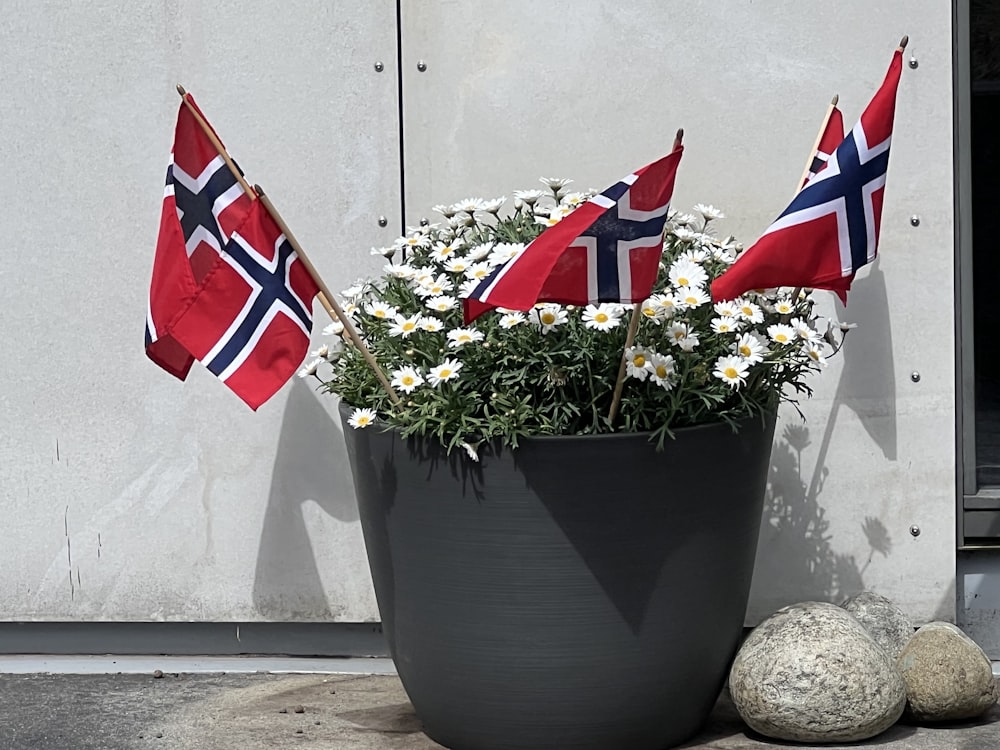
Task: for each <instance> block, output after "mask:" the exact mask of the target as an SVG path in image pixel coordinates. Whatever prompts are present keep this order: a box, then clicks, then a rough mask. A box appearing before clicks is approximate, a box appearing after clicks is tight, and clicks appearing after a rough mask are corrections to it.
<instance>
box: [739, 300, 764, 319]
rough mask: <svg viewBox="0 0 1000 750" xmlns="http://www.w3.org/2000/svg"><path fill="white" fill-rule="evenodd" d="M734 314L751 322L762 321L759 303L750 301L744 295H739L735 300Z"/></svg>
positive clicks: (762, 316) (762, 313) (762, 314)
mask: <svg viewBox="0 0 1000 750" xmlns="http://www.w3.org/2000/svg"><path fill="white" fill-rule="evenodd" d="M735 304H736V314H737V316H739V317H741V318H743V320H747V321H749V322H751V323H762V322H764V311H763V310H761V309H760V305H758V304H757V303H755V302H751V301H750V300H748V299H746V298H745V297H741V298H740V299H738V300H736V303H735Z"/></svg>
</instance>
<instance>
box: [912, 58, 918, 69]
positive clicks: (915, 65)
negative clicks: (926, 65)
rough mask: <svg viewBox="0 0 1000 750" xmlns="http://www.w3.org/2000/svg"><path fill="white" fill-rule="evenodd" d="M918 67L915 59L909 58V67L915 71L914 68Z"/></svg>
mask: <svg viewBox="0 0 1000 750" xmlns="http://www.w3.org/2000/svg"><path fill="white" fill-rule="evenodd" d="M918 65H920V63H918V62H917V58H915V57H911V58H910V67H911V68H914V69H916V67H917V66H918Z"/></svg>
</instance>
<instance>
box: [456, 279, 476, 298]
mask: <svg viewBox="0 0 1000 750" xmlns="http://www.w3.org/2000/svg"><path fill="white" fill-rule="evenodd" d="M477 286H479V279H466V280H465V281H463V282H462V283H461V284H459V285H458V296H459V297H463V298H465V297H471V296H472V293H473V292H474V291H476V287H477Z"/></svg>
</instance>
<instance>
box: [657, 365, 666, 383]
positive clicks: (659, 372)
mask: <svg viewBox="0 0 1000 750" xmlns="http://www.w3.org/2000/svg"><path fill="white" fill-rule="evenodd" d="M656 377H658V378H660V379H661V380H662V379H663V378H665V377H667V368H666V367H664V366H663V365H657V366H656Z"/></svg>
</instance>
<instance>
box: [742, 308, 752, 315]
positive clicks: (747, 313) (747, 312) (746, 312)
mask: <svg viewBox="0 0 1000 750" xmlns="http://www.w3.org/2000/svg"><path fill="white" fill-rule="evenodd" d="M740 311H741V312H742V313H743V314H744V315H751V316H752V315H753V308H752V307H741V308H740Z"/></svg>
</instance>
